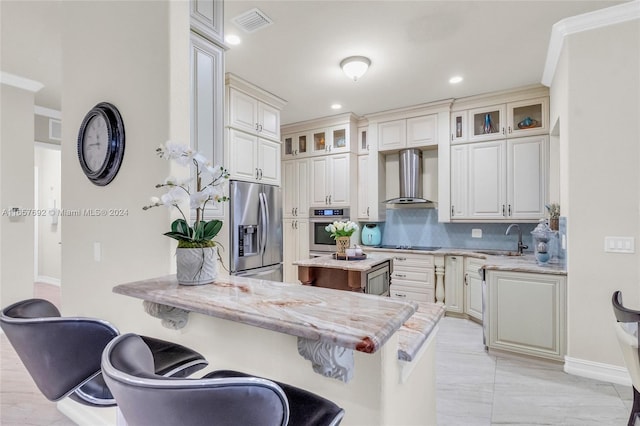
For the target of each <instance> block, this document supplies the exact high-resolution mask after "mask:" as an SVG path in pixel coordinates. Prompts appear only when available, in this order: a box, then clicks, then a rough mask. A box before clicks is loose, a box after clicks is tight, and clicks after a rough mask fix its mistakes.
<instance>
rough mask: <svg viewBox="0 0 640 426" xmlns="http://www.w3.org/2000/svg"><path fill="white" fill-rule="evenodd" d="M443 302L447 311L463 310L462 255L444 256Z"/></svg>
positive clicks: (459, 311) (456, 311)
mask: <svg viewBox="0 0 640 426" xmlns="http://www.w3.org/2000/svg"><path fill="white" fill-rule="evenodd" d="M444 304H445V306H446V309H447V312H453V313H456V314H462V313H463V312H464V257H463V256H445V257H444Z"/></svg>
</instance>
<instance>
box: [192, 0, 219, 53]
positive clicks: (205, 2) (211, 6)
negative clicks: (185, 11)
mask: <svg viewBox="0 0 640 426" xmlns="http://www.w3.org/2000/svg"><path fill="white" fill-rule="evenodd" d="M223 3H224V2H223V1H222V0H190V1H189V14H190V18H191V19H190V22H191V29H192V30H193V31H195V32H197V33H199V34H201V35H202V36H204V37H206V38H207V39H209V40H211V41H213V42H215V43H217V44H219V45H221V46H223V45H224V31H223V24H224V10H223V9H224V4H223Z"/></svg>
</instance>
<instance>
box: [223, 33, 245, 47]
mask: <svg viewBox="0 0 640 426" xmlns="http://www.w3.org/2000/svg"><path fill="white" fill-rule="evenodd" d="M224 41H226V42H227V43H228V44H230V45H232V46H235V45H237V44H240V43H241V42H242V39H240V37H238V36H237V35H235V34H229V35H226V36H225V37H224Z"/></svg>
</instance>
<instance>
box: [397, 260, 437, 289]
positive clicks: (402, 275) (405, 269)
mask: <svg viewBox="0 0 640 426" xmlns="http://www.w3.org/2000/svg"><path fill="white" fill-rule="evenodd" d="M433 275H434V270H433V269H431V268H412V267H409V266H400V267H397V266H395V265H394V270H393V274H391V278H393V279H396V278H397V279H401V280H409V281H419V282H424V283H427V284H431V285H433Z"/></svg>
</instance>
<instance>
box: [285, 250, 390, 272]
mask: <svg viewBox="0 0 640 426" xmlns="http://www.w3.org/2000/svg"><path fill="white" fill-rule="evenodd" d="M392 259H393V256H388V255H386V254H382V253H367V258H366V259H362V260H337V259H334V258H333V256H332V255H330V254H328V255H325V256H319V257H314V258H311V259H301V260H296V261H294V262H293V264H294V265H297V266H303V267H308V268H328V269H343V270H346V271H360V272H366V271H368V270H370V269H372V268H373V267H374V266H377V265H379V264H381V263H383V262H385V261H387V260H392Z"/></svg>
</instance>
